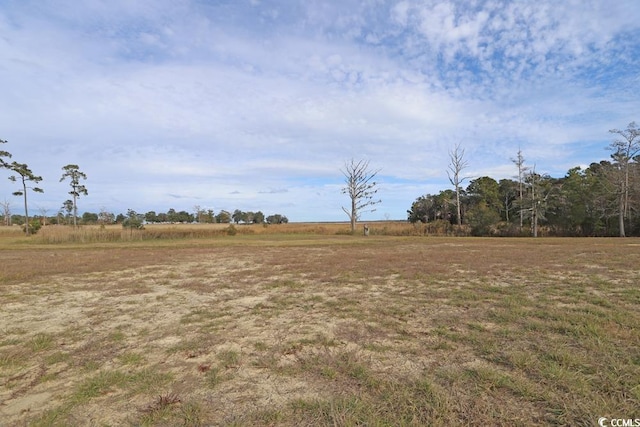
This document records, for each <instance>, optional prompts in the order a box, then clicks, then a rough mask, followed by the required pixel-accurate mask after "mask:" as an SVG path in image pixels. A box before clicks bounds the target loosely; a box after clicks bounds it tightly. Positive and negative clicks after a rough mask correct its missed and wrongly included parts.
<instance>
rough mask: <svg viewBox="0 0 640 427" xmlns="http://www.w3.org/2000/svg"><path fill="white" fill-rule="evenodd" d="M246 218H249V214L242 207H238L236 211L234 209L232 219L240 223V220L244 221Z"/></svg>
mask: <svg viewBox="0 0 640 427" xmlns="http://www.w3.org/2000/svg"><path fill="white" fill-rule="evenodd" d="M246 218H247V214H246V213H244V212H242V211H241V210H240V209H236V210H235V211H233V215H231V219H232V220H233V222H235V223H236V224H239V223H240V221H243V222H244V221H245V220H246Z"/></svg>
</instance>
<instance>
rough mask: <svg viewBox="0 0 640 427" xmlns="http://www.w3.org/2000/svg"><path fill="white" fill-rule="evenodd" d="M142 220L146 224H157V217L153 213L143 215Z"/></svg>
mask: <svg viewBox="0 0 640 427" xmlns="http://www.w3.org/2000/svg"><path fill="white" fill-rule="evenodd" d="M144 220H145V221H147V222H158V215H157V214H156V213H155V211H149V212H147V213H146V214H144Z"/></svg>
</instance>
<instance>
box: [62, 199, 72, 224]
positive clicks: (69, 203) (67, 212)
mask: <svg viewBox="0 0 640 427" xmlns="http://www.w3.org/2000/svg"><path fill="white" fill-rule="evenodd" d="M62 209H63V210H64V212H65V218H66V220H67V225H69V222H70V221H71V214H72V213H73V200H70V199H67V200H65V201H64V203H62Z"/></svg>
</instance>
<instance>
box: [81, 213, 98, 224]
mask: <svg viewBox="0 0 640 427" xmlns="http://www.w3.org/2000/svg"><path fill="white" fill-rule="evenodd" d="M97 222H98V214H97V213H91V212H85V213H83V214H82V223H83V224H96V223H97Z"/></svg>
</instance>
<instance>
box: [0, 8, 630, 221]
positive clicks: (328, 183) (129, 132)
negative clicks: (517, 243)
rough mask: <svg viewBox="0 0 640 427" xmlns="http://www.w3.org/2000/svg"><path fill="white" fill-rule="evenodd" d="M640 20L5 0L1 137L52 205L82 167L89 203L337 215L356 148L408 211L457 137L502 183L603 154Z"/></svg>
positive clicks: (587, 12)
mask: <svg viewBox="0 0 640 427" xmlns="http://www.w3.org/2000/svg"><path fill="white" fill-rule="evenodd" d="M639 15H640V10H639V8H637V7H635V3H634V2H632V1H629V2H622V1H621V2H615V3H613V4H612V3H609V2H605V1H604V0H602V1H596V0H590V1H584V2H583V1H580V2H577V1H573V2H564V3H563V2H561V3H558V2H552V1H541V2H536V3H535V4H534V3H530V2H508V1H498V0H495V1H494V0H491V1H451V2H445V1H433V0H429V1H423V0H420V1H418V0H405V1H399V2H386V1H379V2H375V3H370V2H368V3H366V4H363V3H361V2H358V1H355V0H354V1H342V2H340V3H337V2H325V3H322V4H320V3H303V2H299V3H296V2H292V3H290V4H287V5H286V7H285V5H283V4H282V3H281V2H277V1H267V0H265V1H253V2H226V3H199V2H193V1H188V0H182V1H177V2H174V1H141V2H129V1H115V2H104V1H98V0H95V1H89V2H81V3H77V2H70V1H68V2H56V4H55V5H54V4H49V5H44V6H43V5H42V4H40V2H33V1H24V2H12V3H9V4H5V5H2V6H0V34H2V36H0V56H2V57H3V58H6V60H5V61H3V62H2V63H1V64H0V92H1V93H2V97H1V98H0V110H1V111H2V115H0V132H2V134H1V135H0V138H3V139H8V140H9V141H10V143H9V144H8V145H7V146H6V149H8V150H9V151H10V152H12V153H13V154H14V156H15V158H16V159H20V161H25V162H27V163H28V164H30V165H31V166H32V168H33V169H34V171H36V172H37V173H40V174H42V175H43V176H45V179H46V182H45V183H44V184H45V185H44V186H45V191H46V193H45V195H43V196H42V198H41V199H39V201H38V203H40V204H43V205H48V206H50V207H51V209H57V207H58V206H59V205H61V202H62V201H63V200H64V198H65V197H66V196H65V194H66V189H65V188H64V187H63V186H62V184H58V183H57V180H58V178H59V175H60V174H61V167H62V166H63V165H65V164H68V163H77V164H79V165H80V166H81V168H82V169H84V170H85V171H86V172H87V174H88V175H89V177H90V179H89V181H88V182H87V186H88V188H89V190H90V197H88V198H87V200H86V203H87V205H86V206H90V205H95V206H105V205H113V209H114V210H123V209H125V208H126V207H133V205H134V204H136V205H138V204H139V205H143V206H137V207H135V208H136V210H144V209H149V210H150V209H154V210H156V211H160V210H163V209H168V208H169V207H171V206H168V205H167V204H170V203H175V204H178V203H183V204H185V206H183V207H179V206H173V207H175V208H184V209H187V208H189V207H190V205H192V204H194V203H195V202H198V204H200V205H203V204H207V203H208V202H210V204H211V205H212V206H219V205H224V208H227V209H234V208H236V207H239V208H243V207H242V206H234V205H233V204H234V203H237V204H239V205H240V204H243V206H244V205H246V208H247V209H249V207H248V206H249V205H252V206H253V207H251V208H250V209H253V210H258V209H262V210H263V211H267V210H268V209H267V206H268V207H270V208H273V209H278V208H281V209H282V211H281V212H278V213H283V214H286V215H288V216H289V217H290V218H292V219H293V218H296V217H297V218H301V219H314V218H313V216H314V215H317V216H318V218H317V219H323V218H332V219H344V218H342V215H343V213H342V212H341V210H340V203H341V198H342V196H341V195H340V192H339V186H340V183H341V175H340V174H339V168H340V167H341V166H342V162H343V161H344V160H345V159H347V158H351V157H354V158H358V157H365V158H368V159H370V160H371V162H372V164H375V165H376V166H377V167H381V168H382V170H383V173H384V175H385V176H388V177H389V179H390V180H391V181H394V180H400V181H402V182H403V183H402V184H392V185H391V186H390V188H392V191H390V192H389V194H388V195H387V196H386V197H387V200H388V205H387V206H385V209H386V210H387V211H389V212H392V213H393V215H392V216H393V217H400V218H402V217H404V212H405V211H406V209H408V208H409V207H410V204H411V202H412V201H413V199H415V197H417V196H419V195H420V194H422V193H423V192H426V190H425V191H423V190H421V189H423V188H424V189H427V188H430V189H434V190H433V191H437V189H438V188H439V189H443V188H447V187H448V183H447V180H446V173H445V171H446V164H447V162H448V158H447V150H448V149H449V148H450V147H451V146H452V145H454V144H455V143H458V142H461V143H462V144H463V145H464V146H465V147H466V148H467V152H468V153H470V155H472V157H471V158H470V159H469V160H470V163H471V164H472V165H473V168H472V169H473V170H474V171H477V173H489V172H493V173H495V174H497V175H499V176H496V178H502V177H508V176H510V175H512V174H510V173H509V172H508V170H509V167H511V166H512V165H511V163H510V160H509V159H510V158H511V157H513V156H514V155H515V153H516V152H517V150H518V147H520V148H522V150H523V152H524V153H525V157H527V159H530V160H531V161H532V162H535V163H536V165H537V167H538V169H540V170H545V171H549V172H553V173H559V174H562V173H564V172H565V171H566V170H567V169H568V168H569V167H572V166H574V165H576V164H588V163H589V162H590V161H597V160H599V159H600V158H604V157H606V156H607V153H606V152H605V150H604V147H605V146H606V145H607V144H608V133H607V131H608V129H609V128H612V127H623V126H625V124H626V123H628V122H629V121H631V120H640V118H638V117H633V114H637V111H639V110H640V108H638V107H639V106H640V105H639V101H638V100H637V99H636V98H637V97H636V96H635V94H636V93H637V89H638V85H639V84H640V81H639V80H638V77H637V67H636V62H637V61H636V59H635V58H637V55H638V54H640V52H639V51H640V47H639V45H638V42H637V40H638V39H639V38H638V36H639V35H640V24H639V22H640V20H639V18H640V16H639ZM474 173H475V172H474ZM0 191H2V192H4V193H6V194H8V193H9V186H8V184H0ZM334 191H335V193H336V194H333V193H332V192H334ZM234 192H235V194H231V193H234ZM1 194H2V193H0V197H1ZM176 196H180V197H182V198H177V197H176ZM384 198H385V197H384V196H383V199H384ZM404 198H406V199H407V200H405V201H404V202H403V201H402V200H401V199H404ZM386 203H387V202H385V204H386ZM262 204H264V206H265V207H264V208H263V207H262ZM265 213H266V212H265ZM336 213H337V215H336Z"/></svg>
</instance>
